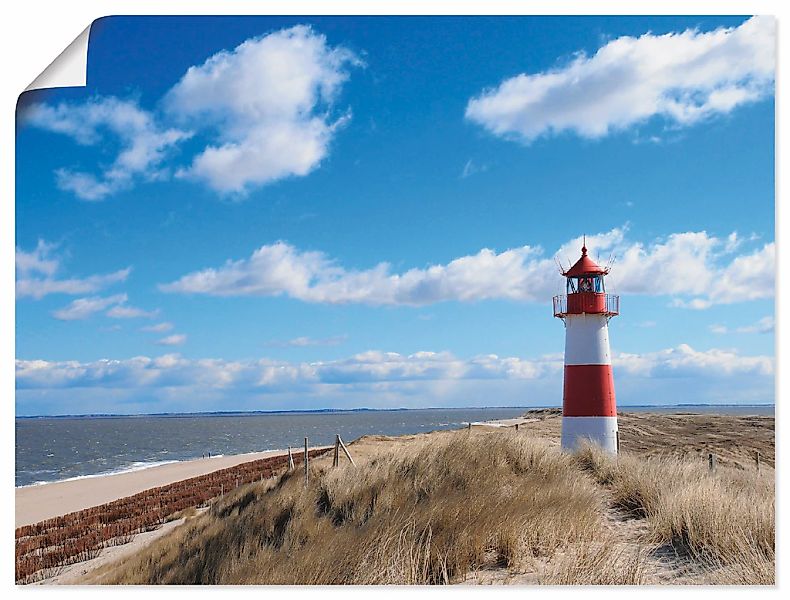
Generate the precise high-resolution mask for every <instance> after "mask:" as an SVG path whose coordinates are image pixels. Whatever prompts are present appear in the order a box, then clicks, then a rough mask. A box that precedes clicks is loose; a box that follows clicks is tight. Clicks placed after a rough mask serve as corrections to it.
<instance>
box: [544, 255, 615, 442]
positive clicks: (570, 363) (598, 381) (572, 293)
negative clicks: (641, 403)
mask: <svg viewBox="0 0 790 600" xmlns="http://www.w3.org/2000/svg"><path fill="white" fill-rule="evenodd" d="M608 273H609V268H608V267H607V268H602V267H600V266H598V265H597V264H596V263H595V261H593V260H592V259H591V258H590V257H589V256H587V245H586V243H585V244H584V245H583V246H582V255H581V258H579V260H578V261H576V264H575V265H573V266H572V267H571V268H570V269H568V270H567V271H564V270H563V271H562V275H563V276H564V277H565V279H566V283H565V286H566V288H565V289H566V292H567V293H566V294H565V295H560V296H555V297H554V316H555V317H558V318H560V319H562V321H563V322H564V324H565V372H564V384H563V392H562V447H563V449H567V450H573V449H575V448H576V447H577V446H578V445H579V443H581V442H582V441H583V440H591V441H592V442H594V443H596V444H598V445H599V446H601V447H602V448H603V449H604V450H605V451H606V452H609V453H611V454H617V452H618V450H619V446H620V438H619V434H618V431H617V406H616V404H615V397H614V378H613V376H612V359H611V354H610V352H609V326H608V324H609V319H611V318H612V317H614V316H616V315H617V314H619V312H620V298H619V296H615V295H612V294H607V293H606V286H605V284H604V277H605V276H606V275H607V274H608Z"/></svg>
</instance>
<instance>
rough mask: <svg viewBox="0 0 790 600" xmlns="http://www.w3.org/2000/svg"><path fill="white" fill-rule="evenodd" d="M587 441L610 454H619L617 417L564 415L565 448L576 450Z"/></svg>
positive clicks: (563, 433) (563, 436) (563, 435)
mask: <svg viewBox="0 0 790 600" xmlns="http://www.w3.org/2000/svg"><path fill="white" fill-rule="evenodd" d="M586 441H589V442H592V443H594V444H597V445H599V446H600V447H601V448H602V449H603V450H604V451H605V452H608V453H609V454H617V451H618V449H619V448H618V446H619V437H618V434H617V417H562V448H563V450H571V451H573V450H576V449H577V448H578V447H579V446H580V445H581V444H583V443H585V442H586Z"/></svg>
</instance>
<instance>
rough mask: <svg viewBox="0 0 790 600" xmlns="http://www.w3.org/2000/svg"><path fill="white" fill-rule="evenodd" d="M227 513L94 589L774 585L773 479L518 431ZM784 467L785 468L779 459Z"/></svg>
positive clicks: (272, 492)
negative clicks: (567, 449)
mask: <svg viewBox="0 0 790 600" xmlns="http://www.w3.org/2000/svg"><path fill="white" fill-rule="evenodd" d="M352 453H354V456H355V459H356V461H357V463H358V466H357V467H356V468H355V467H353V466H351V465H349V464H341V466H340V467H338V468H331V463H330V462H329V459H328V458H327V459H319V460H317V461H315V462H314V464H313V471H312V473H311V477H310V483H309V485H308V486H307V487H305V485H304V479H303V475H302V474H301V472H300V471H297V472H294V473H289V474H286V475H284V476H282V477H280V478H278V479H274V480H271V481H268V482H267V481H264V482H262V483H254V484H250V485H247V486H244V487H242V488H239V489H238V490H236V491H234V492H233V493H231V494H227V495H226V496H224V497H222V498H221V499H220V500H218V501H217V502H215V503H214V504H213V506H212V507H211V508H210V510H208V511H207V512H206V513H205V514H202V515H199V516H197V517H195V518H193V519H191V520H189V521H187V522H186V523H185V524H184V525H182V526H180V527H178V528H177V529H175V530H174V531H173V532H172V533H170V534H169V535H167V536H163V537H162V538H160V539H158V540H157V541H155V542H153V543H152V544H151V545H150V546H149V547H147V548H145V549H143V550H142V551H141V552H139V553H138V554H136V555H134V556H132V557H130V558H126V559H124V560H123V561H121V562H119V563H116V564H114V565H109V566H105V567H103V568H101V569H99V570H97V571H95V572H93V573H90V574H89V576H88V577H87V579H86V580H85V581H84V582H85V583H133V584H143V583H215V584H217V583H220V584H243V583H266V584H273V583H283V584H387V583H397V584H432V583H462V582H484V581H497V582H503V583H546V584H643V583H714V584H715V583H751V584H770V583H773V581H774V487H773V483H774V481H773V469H772V468H771V467H769V466H764V468H763V469H762V470H761V471H760V472H758V471H757V470H756V469H752V470H749V469H744V468H742V467H741V466H740V464H738V463H737V462H733V463H732V465H720V466H719V468H718V469H717V470H716V471H715V472H712V473H711V472H708V470H707V466H706V464H705V463H703V462H701V461H699V460H696V459H690V458H681V457H676V456H664V457H660V456H645V455H644V454H642V455H638V454H632V455H629V454H627V453H626V454H624V455H621V456H620V457H619V458H618V459H612V458H610V457H607V456H604V455H603V454H601V453H600V452H598V451H597V450H596V449H595V448H585V449H583V450H582V451H580V452H578V453H576V454H575V455H568V454H565V453H562V452H560V451H559V449H558V448H557V446H556V443H551V442H549V441H547V440H544V439H540V438H536V437H535V436H531V435H528V434H526V433H525V432H524V430H523V428H522V431H520V432H518V433H516V432H515V431H513V430H512V429H498V430H494V429H488V428H479V429H475V430H474V431H472V432H466V431H454V432H435V433H433V434H428V435H420V436H403V437H401V438H389V439H381V438H377V439H374V438H367V439H366V438H362V439H361V440H360V441H358V442H357V443H356V444H354V446H353V447H352ZM772 458H773V454H772V452H771V459H772Z"/></svg>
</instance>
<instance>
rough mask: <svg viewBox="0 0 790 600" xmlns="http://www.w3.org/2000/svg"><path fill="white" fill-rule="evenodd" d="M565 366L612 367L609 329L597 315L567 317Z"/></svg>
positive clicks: (604, 319) (604, 318) (603, 317)
mask: <svg viewBox="0 0 790 600" xmlns="http://www.w3.org/2000/svg"><path fill="white" fill-rule="evenodd" d="M565 364H566V365H611V364H612V357H611V356H610V353H609V327H608V326H607V322H606V317H605V316H604V315H597V314H580V315H568V316H566V317H565Z"/></svg>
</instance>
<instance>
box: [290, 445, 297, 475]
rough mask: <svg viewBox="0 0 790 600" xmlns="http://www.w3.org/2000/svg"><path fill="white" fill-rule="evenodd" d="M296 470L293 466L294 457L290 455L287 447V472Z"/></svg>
mask: <svg viewBox="0 0 790 600" xmlns="http://www.w3.org/2000/svg"><path fill="white" fill-rule="evenodd" d="M295 468H296V466H294V455H293V454H291V447H290V446H288V470H289V471H293V470H294V469H295Z"/></svg>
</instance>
